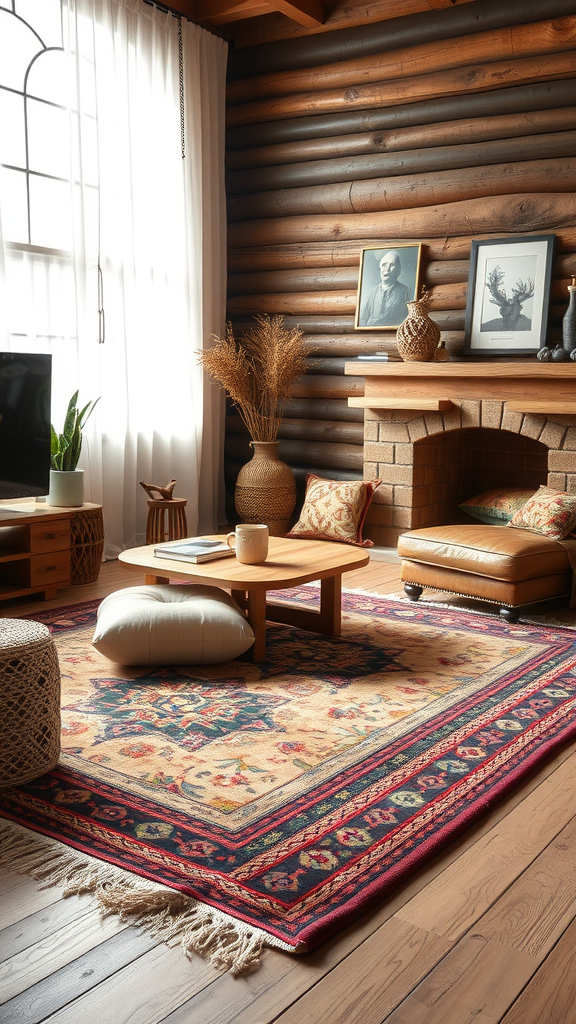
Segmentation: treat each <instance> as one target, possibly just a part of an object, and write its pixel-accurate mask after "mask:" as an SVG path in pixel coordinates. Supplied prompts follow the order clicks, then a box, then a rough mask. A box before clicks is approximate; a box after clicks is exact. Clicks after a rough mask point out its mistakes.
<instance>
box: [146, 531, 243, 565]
mask: <svg viewBox="0 0 576 1024" xmlns="http://www.w3.org/2000/svg"><path fill="white" fill-rule="evenodd" d="M154 554H155V555H156V556H157V557H158V558H174V559H176V561H180V562H212V561H213V560H214V559H215V558H230V556H231V555H233V554H234V551H233V550H232V548H229V547H228V545H227V544H223V543H222V541H220V540H210V539H209V538H208V537H187V538H186V540H169V541H167V542H166V544H157V545H156V547H155V548H154Z"/></svg>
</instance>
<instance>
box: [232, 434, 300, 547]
mask: <svg viewBox="0 0 576 1024" xmlns="http://www.w3.org/2000/svg"><path fill="white" fill-rule="evenodd" d="M250 444H251V445H252V447H253V449H254V454H253V456H252V458H251V460H250V462H247V463H246V465H245V466H242V469H241V470H240V472H239V473H238V479H237V480H236V489H235V492H234V504H235V506H236V512H237V513H238V515H239V516H240V520H239V521H240V522H242V523H266V525H267V526H268V529H269V531H270V536H271V537H283V536H284V534H285V533H286V532H287V531H288V528H289V526H290V517H291V515H292V512H293V511H294V506H295V504H296V481H295V479H294V474H293V472H292V470H291V469H290V467H289V466H287V465H286V463H285V462H281V461H280V459H279V458H278V441H251V442H250Z"/></svg>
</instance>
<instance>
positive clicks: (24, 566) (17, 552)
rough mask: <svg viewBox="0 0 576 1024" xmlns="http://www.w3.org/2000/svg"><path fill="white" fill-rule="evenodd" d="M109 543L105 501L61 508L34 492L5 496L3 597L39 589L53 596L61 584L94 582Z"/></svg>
mask: <svg viewBox="0 0 576 1024" xmlns="http://www.w3.org/2000/svg"><path fill="white" fill-rule="evenodd" d="M87 530H88V537H87ZM87 541H88V543H87ZM103 544H104V534H103V529H102V506H101V505H93V504H90V503H85V504H84V505H80V506H78V507H76V508H56V507H55V506H51V505H46V504H44V503H41V502H35V501H34V500H33V499H29V498H17V499H14V500H6V501H0V601H7V600H9V599H11V598H16V597H25V596H27V595H28V594H39V593H43V594H44V598H45V600H49V599H51V598H53V597H56V594H57V591H58V587H68V586H70V585H71V584H80V583H90V582H93V580H94V579H95V578H97V576H98V567H99V562H100V559H101V557H102V548H103ZM87 549H89V561H90V567H89V570H88V572H86V567H85V564H84V563H85V559H86V551H87ZM94 573H95V575H94ZM91 577H92V578H91Z"/></svg>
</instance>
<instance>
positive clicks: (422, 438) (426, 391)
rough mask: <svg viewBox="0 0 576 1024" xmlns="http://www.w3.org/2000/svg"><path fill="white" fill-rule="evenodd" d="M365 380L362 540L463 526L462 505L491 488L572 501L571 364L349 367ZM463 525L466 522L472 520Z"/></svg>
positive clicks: (380, 541) (575, 459) (574, 415)
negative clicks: (370, 494) (368, 484)
mask: <svg viewBox="0 0 576 1024" xmlns="http://www.w3.org/2000/svg"><path fill="white" fill-rule="evenodd" d="M345 372H346V373H347V374H351V375H352V374H353V375H354V376H356V377H358V376H364V377H365V389H364V397H362V398H349V399H348V403H349V405H353V406H356V407H358V406H360V407H362V408H364V410H365V415H364V479H375V478H379V479H380V480H382V484H381V485H380V487H379V488H378V490H377V491H376V493H375V495H374V498H373V501H372V505H371V506H370V509H369V511H368V516H367V519H366V525H365V528H364V536H365V537H367V538H369V539H370V540H372V541H374V543H375V544H377V545H382V546H385V547H396V543H397V540H398V537H399V535H400V534H401V533H404V532H405V531H406V530H411V529H419V528H421V527H425V526H438V525H441V524H445V523H457V522H465V521H466V518H467V517H466V516H465V515H464V514H463V513H462V512H461V511H460V510H459V508H458V504H459V502H461V501H463V500H464V499H466V498H470V497H472V496H473V495H474V494H478V493H480V492H481V491H484V490H488V489H489V488H491V487H500V486H507V487H512V486H520V487H526V488H532V487H533V488H534V490H536V489H537V488H538V486H539V485H540V484H547V485H548V486H549V487H556V488H558V489H561V490H567V491H571V492H574V493H576V364H575V363H557V364H554V363H540V362H538V361H537V360H535V359H534V360H517V361H515V362H512V361H508V362H503V361H502V362H501V361H498V360H493V361H490V362H488V361H486V362H472V361H470V362H466V361H462V362H444V363H440V362H423V363H420V362H405V363H404V362H390V363H369V362H366V363H358V362H357V361H356V362H355V363H354V364H352V363H347V364H346V369H345ZM468 522H470V520H469V519H468Z"/></svg>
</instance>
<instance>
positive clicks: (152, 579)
mask: <svg viewBox="0 0 576 1024" xmlns="http://www.w3.org/2000/svg"><path fill="white" fill-rule="evenodd" d="M145 579H146V583H147V584H148V583H154V584H156V583H170V577H169V576H149V575H147V576H146V577H145Z"/></svg>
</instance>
